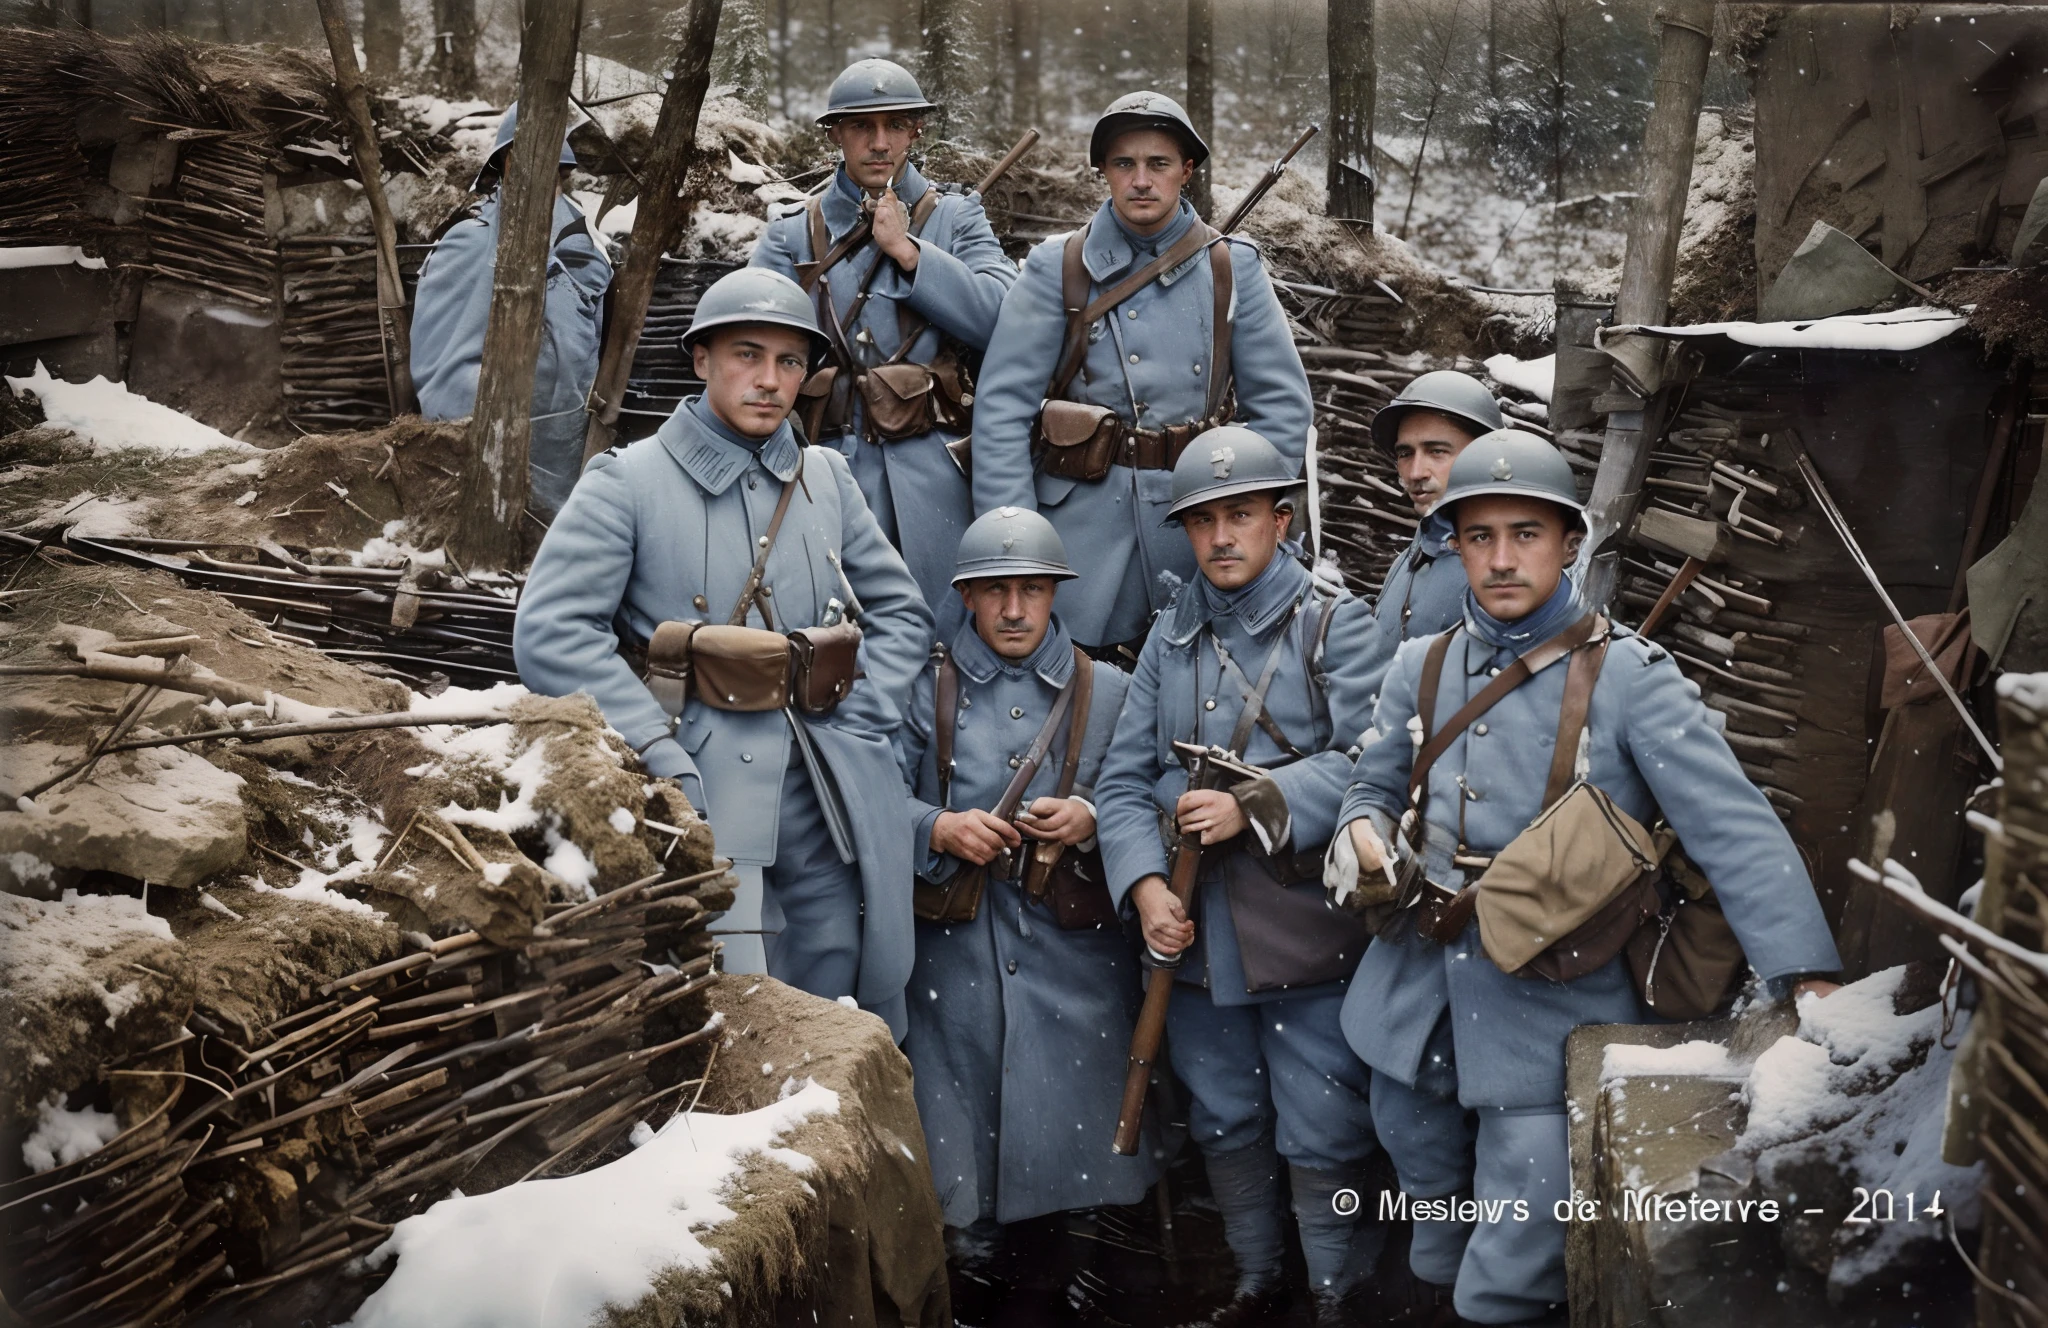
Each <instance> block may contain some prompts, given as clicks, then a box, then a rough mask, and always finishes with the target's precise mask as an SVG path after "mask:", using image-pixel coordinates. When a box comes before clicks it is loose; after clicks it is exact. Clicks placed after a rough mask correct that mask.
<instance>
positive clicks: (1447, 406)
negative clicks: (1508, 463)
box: [1372, 369, 1507, 452]
mask: <svg viewBox="0 0 2048 1328" xmlns="http://www.w3.org/2000/svg"><path fill="white" fill-rule="evenodd" d="M1411 410H1433V411H1435V412H1436V413H1437V414H1439V415H1448V416H1450V417H1451V418H1452V419H1453V420H1456V421H1457V422H1458V423H1459V424H1462V425H1464V426H1465V428H1466V429H1467V430H1468V431H1470V432H1471V434H1472V436H1473V437H1475V438H1476V437H1478V436H1479V435H1480V434H1483V433H1492V432H1493V431H1494V430H1495V429H1501V428H1505V427H1507V425H1506V421H1504V420H1502V419H1501V415H1500V403H1499V402H1498V401H1495V400H1494V399H1493V393H1491V392H1489V391H1487V390H1486V384H1484V383H1482V382H1480V381H1479V380H1478V379H1477V378H1474V377H1473V376H1472V375H1471V374H1462V373H1459V372H1458V371H1457V370H1455V369H1435V370H1432V371H1431V372H1429V373H1426V374H1422V375H1421V376H1419V377H1416V378H1413V379H1410V380H1409V382H1408V386H1406V387H1404V388H1402V389H1401V393H1400V395H1399V396H1397V397H1395V398H1394V399H1393V400H1392V401H1389V402H1388V403H1387V404H1386V405H1384V406H1382V407H1380V413H1379V414H1377V415H1375V416H1373V417H1372V440H1373V441H1374V442H1376V443H1378V444H1379V445H1380V446H1381V447H1384V448H1386V449H1387V450H1388V451H1389V452H1391V451H1393V450H1394V436H1395V435H1396V434H1397V433H1399V432H1400V430H1401V417H1402V416H1403V415H1406V414H1407V413H1408V412H1409V411H1411Z"/></svg>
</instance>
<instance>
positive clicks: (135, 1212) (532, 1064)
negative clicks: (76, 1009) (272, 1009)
mask: <svg viewBox="0 0 2048 1328" xmlns="http://www.w3.org/2000/svg"><path fill="white" fill-rule="evenodd" d="M725 866H726V864H723V863H716V864H714V865H713V866H712V868H711V869H710V870H708V871H702V872H697V873H695V874H692V875H689V876H682V877H678V878H676V879H658V878H655V877H650V878H647V879H645V880H642V881H637V882H635V883H633V884H632V885H628V886H625V887H623V888H621V889H619V890H615V891H613V892H612V893H610V894H607V895H603V896H600V897H598V898H597V899H594V900H590V901H588V902H585V903H580V904H574V905H567V904H563V905H555V906H552V908H551V911H550V915H549V916H548V917H547V919H546V921H545V922H544V923H543V924H542V925H541V926H539V927H537V928H535V929H534V931H533V933H532V934H531V936H529V937H528V938H526V939H525V940H524V941H523V942H522V943H520V944H515V945H495V944H492V943H491V942H489V941H487V940H484V939H483V938H482V937H480V936H478V935H477V934H476V933H474V932H467V933H464V934H461V935H457V936H450V937H446V938H444V939H441V940H438V941H433V940H429V939H428V938H427V937H425V936H420V935H415V934H408V936H407V938H406V939H407V944H408V946H409V947H410V952H409V953H407V954H405V955H404V956H402V957H401V958H397V959H393V960H391V961H390V962H388V963H383V964H379V965H377V966H375V967H373V968H369V969H365V970H364V971H362V972H359V973H352V974H350V975H348V976H346V977H343V978H340V979H338V980H336V981H334V982H330V983H328V984H327V985H326V986H324V987H322V988H320V990H319V993H318V999H317V1000H314V1001H313V1002H312V1003H310V1004H308V1005H306V1006H305V1007H304V1008H303V1009H300V1010H297V1011H295V1012H293V1013H292V1014H290V1015H288V1016H286V1017H284V1018H282V1019H279V1020H278V1021H276V1022H275V1023H273V1024H271V1025H269V1026H268V1027H265V1028H260V1029H253V1030H252V1029H239V1028H236V1029H231V1028H229V1027H227V1026H224V1025H223V1024H222V1023H220V1022H218V1021H216V1020H214V1019H212V1018H209V1017H208V1016H207V1015H206V1014H204V1013H202V1012H199V1011H196V1010H195V1011H194V1013H193V1014H192V1015H191V1016H190V1018H189V1019H188V1021H187V1024H186V1027H185V1028H184V1030H183V1031H182V1032H181V1033H180V1034H179V1036H177V1037H176V1038H173V1039H172V1040H170V1041H168V1042H165V1043H163V1044H162V1045H160V1046H157V1047H153V1048H151V1049H150V1050H148V1051H146V1052H142V1053H140V1054H138V1055H135V1056H132V1057H129V1058H127V1059H126V1060H124V1061H121V1062H117V1063H112V1064H109V1065H107V1066H105V1067H104V1069H103V1073H104V1075H105V1077H106V1079H107V1080H108V1081H109V1083H110V1084H116V1085H121V1086H122V1087H123V1088H125V1089H128V1090H132V1091H131V1095H130V1100H133V1096H134V1093H138V1092H151V1091H153V1092H155V1093H160V1094H161V1101H160V1102H157V1104H156V1105H155V1106H154V1108H153V1109H150V1110H148V1111H147V1112H146V1114H144V1115H143V1116H142V1118H141V1119H140V1120H138V1121H137V1122H136V1123H135V1124H134V1125H133V1126H131V1127H130V1128H129V1129H127V1130H126V1131H125V1132H124V1133H123V1134H121V1135H120V1136H119V1137H117V1138H116V1139H114V1140H113V1141H112V1142H110V1143H108V1144H107V1145H105V1146H104V1147H102V1148H100V1149H99V1150H97V1151H96V1152H94V1153H92V1154H90V1155H89V1156H87V1157H84V1158H81V1159H79V1160H78V1161H76V1162H73V1163H71V1164H69V1165H66V1166H62V1167H58V1168H55V1169H52V1170H49V1171H45V1172H42V1173H41V1174H39V1175H34V1176H30V1177H27V1178H25V1179H22V1180H20V1181H17V1182H15V1183H14V1184H11V1185H7V1186H4V1187H0V1249H4V1250H5V1252H6V1257H5V1259H4V1261H0V1268H4V1269H5V1272H4V1273H0V1277H4V1279H5V1284H4V1293H5V1299H6V1303H7V1304H8V1306H9V1307H10V1308H11V1309H12V1310H13V1311H14V1312H15V1313H16V1314H17V1315H18V1316H19V1319H20V1321H21V1322H24V1323H26V1324H29V1325H31V1326H32V1328H42V1326H43V1325H56V1324H60V1323H94V1324H113V1323H120V1324H135V1325H145V1324H152V1323H168V1322H178V1321H182V1320H185V1319H187V1318H189V1317H191V1316H194V1315H197V1314H200V1313H202V1312H203V1311H205V1310H207V1309H208V1308H209V1307H217V1308H219V1309H221V1310H222V1311H224V1312H226V1311H232V1313H233V1314H235V1315H237V1316H246V1315H249V1314H252V1313H254V1314H255V1317H256V1318H257V1319H258V1320H261V1319H262V1318H263V1317H264V1316H263V1315H262V1313H261V1312H260V1311H257V1310H255V1309H254V1305H255V1302H256V1301H257V1300H258V1299H259V1298H260V1297H261V1296H263V1295H265V1294H267V1293H272V1292H275V1291H277V1290H279V1289H280V1288H282V1287H285V1286H287V1285H288V1284H291V1283H295V1282H298V1281H299V1280H300V1279H303V1278H306V1277H309V1276H312V1275H315V1274H322V1273H324V1274H327V1275H328V1277H330V1278H332V1277H334V1276H336V1274H337V1271H338V1272H339V1273H340V1274H341V1275H343V1276H350V1275H353V1276H354V1277H356V1278H358V1279H367V1278H368V1277H370V1276H372V1274H371V1273H370V1272H369V1271H368V1270H366V1269H365V1268H364V1267H363V1266H362V1265H361V1264H352V1263H351V1261H352V1260H357V1259H359V1258H360V1257H361V1256H362V1255H364V1254H367V1253H369V1252H370V1251H371V1250H372V1249H374V1248H375V1247H376V1246H377V1245H378V1244H380V1243H381V1242H382V1241H383V1240H384V1239H385V1237H386V1236H387V1235H388V1234H389V1233H390V1231H391V1229H392V1225H393V1224H394V1223H396V1222H397V1221H398V1220H399V1219H400V1218H402V1217H404V1216H407V1215H409V1214H411V1213H415V1212H418V1211H421V1210H422V1209H423V1208H425V1207H426V1206H427V1205H428V1204H430V1203H431V1202H433V1200H434V1199H436V1198H438V1197H440V1196H442V1195H444V1194H446V1193H447V1192H448V1191H449V1190H450V1189H451V1188H453V1187H454V1186H457V1185H460V1184H462V1183H463V1182H464V1181H465V1180H467V1179H469V1178H470V1177H471V1176H472V1175H474V1173H476V1171H477V1169H478V1167H479V1166H481V1165H482V1164H483V1163H484V1162H485V1161H486V1160H487V1159H490V1158H492V1157H493V1156H496V1158H497V1159H498V1161H497V1164H496V1166H495V1167H494V1168H493V1170H492V1171H491V1172H489V1173H487V1174H486V1176H485V1177H483V1178H480V1179H481V1180H482V1181H483V1182H484V1183H486V1184H489V1183H492V1182H496V1183H503V1182H505V1181H508V1180H512V1179H514V1178H515V1177H516V1179H517V1180H525V1179H528V1178H532V1177H538V1176H544V1175H547V1174H549V1173H551V1172H560V1171H564V1170H568V1169H572V1168H574V1167H576V1166H578V1165H581V1164H584V1163H587V1162H589V1161H591V1160H592V1159H594V1158H596V1157H598V1156H600V1155H602V1154H603V1153H604V1152H605V1151H606V1150H607V1149H609V1148H610V1147H611V1146H612V1145H613V1144H615V1143H616V1142H617V1141H618V1140H619V1139H620V1137H621V1136H623V1135H624V1134H625V1133H626V1132H627V1131H628V1130H630V1129H632V1127H633V1126H634V1124H635V1123H637V1122H640V1121H643V1120H644V1121H647V1122H648V1124H649V1125H650V1126H654V1127H659V1126H660V1125H661V1124H662V1123H663V1122H664V1121H665V1120H666V1119H667V1118H668V1117H669V1116H671V1115H673V1114H675V1112H677V1111H678V1110H687V1109H689V1108H691V1107H693V1106H694V1105H695V1100H696V1099H695V1096H693V1090H694V1092H695V1094H697V1095H701V1092H702V1084H703V1082H704V1080H703V1077H702V1075H701V1074H695V1075H693V1071H696V1070H700V1069H703V1068H705V1067H706V1062H705V1061H704V1060H702V1059H699V1058H697V1057H695V1056H692V1057H689V1058H684V1057H682V1056H681V1055H680V1053H682V1052H684V1051H685V1049H686V1048H689V1047H691V1046H694V1045H697V1044H699V1043H703V1042H707V1041H710V1040H711V1039H712V1038H713V1037H714V1036H715V1035H716V1033H717V1022H716V1020H710V1021H707V1020H706V1019H705V1018H704V1015H703V1008H704V1002H703V1001H701V1000H698V1001H692V1000H691V999H690V998H691V997H693V996H695V995H696V994H697V993H699V992H701V991H703V990H704V989H705V988H706V987H708V986H710V985H711V984H713V983H714V982H716V981H717V979H718V973H717V969H716V961H717V947H716V943H715V941H714V940H713V938H712V937H711V936H709V935H707V934H706V932H705V929H704V928H705V922H706V920H707V909H706V907H705V905H704V903H703V902H702V900H701V899H700V898H699V895H700V893H701V892H703V891H705V890H707V889H713V890H715V889H720V888H721V887H720V886H718V885H717V884H716V881H717V878H719V877H721V876H723V875H724V872H725ZM710 1054H712V1055H715V1054H716V1052H715V1048H714V1050H713V1051H712V1052H711V1053H710ZM475 1184H476V1182H472V1188H474V1186H475ZM368 1289H369V1288H368V1286H367V1283H366V1281H359V1282H358V1284H357V1285H356V1286H355V1288H354V1290H355V1291H356V1292H357V1293H358V1295H360V1294H367V1291H368Z"/></svg>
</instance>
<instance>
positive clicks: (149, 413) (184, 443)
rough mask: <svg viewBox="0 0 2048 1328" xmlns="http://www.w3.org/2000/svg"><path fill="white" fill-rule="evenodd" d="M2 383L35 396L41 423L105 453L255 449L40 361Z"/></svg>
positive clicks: (120, 387)
mask: <svg viewBox="0 0 2048 1328" xmlns="http://www.w3.org/2000/svg"><path fill="white" fill-rule="evenodd" d="M6 382H7V386H8V387H10V388H12V389H13V390H14V391H16V392H33V393H35V395H36V400H38V401H40V402H41V403H42V406H43V417H44V419H46V420H48V421H49V423H50V424H51V425H52V426H54V427H56V428H59V429H69V430H71V432H73V433H75V434H77V435H78V436H79V437H81V438H87V439H90V440H91V441H92V443H93V445H94V446H95V447H98V448H101V449H103V450H106V451H117V450H120V449H122V448H131V447H143V448H151V449H154V450H156V451H159V452H163V453H166V454H167V455H170V456H191V455H193V454H195V453H198V452H205V451H209V450H211V449H214V448H225V449H226V450H228V451H231V452H254V451H256V450H257V449H256V448H255V447H253V446H251V445H250V444H248V443H245V442H242V441H241V440H240V439H236V438H230V437H228V436H227V435H226V434H224V433H222V432H221V431H220V430H218V429H216V428H214V427H213V426H211V425H207V424H201V423H200V422H199V421H198V420H195V419H193V418H192V417H191V416H189V415H183V414H180V413H179V412H177V411H175V410H172V409H171V408H170V407H169V406H163V405H159V404H157V403H156V402H154V401H151V400H150V399H149V398H148V397H145V396H141V395H139V394H138V393H134V392H130V391H129V390H128V388H127V386H126V385H124V384H122V383H110V382H108V381H107V380H106V379H104V378H97V377H96V378H94V379H93V380H92V381H91V382H89V383H67V382H65V381H64V380H63V379H61V378H52V377H51V376H50V371H49V370H48V369H45V368H44V367H43V362H42V361H41V360H37V361H36V370H35V372H34V373H32V374H30V375H29V376H28V377H26V378H14V377H11V376H10V377H8V378H7V379H6Z"/></svg>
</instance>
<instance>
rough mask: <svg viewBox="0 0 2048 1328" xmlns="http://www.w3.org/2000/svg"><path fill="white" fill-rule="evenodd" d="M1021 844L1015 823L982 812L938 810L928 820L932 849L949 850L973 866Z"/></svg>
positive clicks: (941, 851)
mask: <svg viewBox="0 0 2048 1328" xmlns="http://www.w3.org/2000/svg"><path fill="white" fill-rule="evenodd" d="M1023 843H1024V837H1023V836H1022V835H1020V834H1018V833H1017V827H1016V826H1013V825H1011V824H1010V823H1009V822H1008V821H1005V820H1002V819H1000V818H999V817H996V816H993V815H991V814H989V813H988V812H985V811H979V810H974V809H970V810H968V811H964V812H940V813H939V819H938V820H936V821H933V822H932V852H934V853H950V854H951V855H953V856H954V857H956V858H958V859H960V860H961V861H962V862H971V863H973V864H974V865H975V866H977V867H986V866H987V865H988V864H989V863H991V862H993V861H994V860H995V856H996V854H998V853H1000V852H1002V851H1003V850H1004V849H1006V848H1019V847H1022V845H1023Z"/></svg>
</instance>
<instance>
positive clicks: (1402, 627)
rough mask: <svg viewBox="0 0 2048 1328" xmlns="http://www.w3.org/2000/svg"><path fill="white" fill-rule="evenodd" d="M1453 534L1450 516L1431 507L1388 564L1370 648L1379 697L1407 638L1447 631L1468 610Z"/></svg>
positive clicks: (1375, 606)
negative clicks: (1388, 672) (1397, 652)
mask: <svg viewBox="0 0 2048 1328" xmlns="http://www.w3.org/2000/svg"><path fill="white" fill-rule="evenodd" d="M1450 535H1451V522H1450V518H1449V517H1447V516H1445V515H1444V514H1443V512H1442V510H1441V508H1439V510H1437V511H1434V512H1431V513H1430V514H1429V515H1428V516H1426V517H1424V518H1422V524H1421V526H1420V527H1419V528H1418V529H1417V530H1416V532H1415V537H1414V538H1413V539H1411V540H1409V541H1408V547H1407V548H1405V549H1403V550H1401V552H1400V555H1399V556H1398V557H1396V558H1395V559H1394V562H1393V565H1392V566H1390V567H1388V568H1387V579H1386V580H1385V581H1384V582H1383V583H1382V584H1381V585H1380V593H1379V598H1378V600H1376V601H1375V602H1374V604H1373V624H1372V637H1371V639H1370V640H1369V641H1368V642H1367V644H1366V648H1365V660H1366V666H1367V667H1368V668H1370V669H1371V670H1372V694H1373V695H1374V696H1375V697H1377V696H1378V695H1379V691H1380V684H1381V682H1382V681H1383V680H1384V679H1385V677H1386V673H1387V670H1388V669H1389V668H1391V667H1392V666H1393V663H1394V652H1395V651H1396V650H1398V649H1400V647H1401V643H1402V642H1404V641H1413V640H1415V639H1416V638H1418V637H1430V636H1435V635H1437V634H1438V633H1439V632H1444V631H1448V630H1449V629H1451V628H1453V627H1456V626H1457V625H1458V622H1459V620H1460V619H1461V618H1463V617H1464V616H1465V584H1466V583H1465V567H1464V564H1462V563H1460V562H1459V561H1458V555H1457V554H1455V553H1453V552H1452V551H1451V549H1450V546H1449V545H1448V544H1446V543H1445V541H1446V540H1447V539H1449V538H1450Z"/></svg>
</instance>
